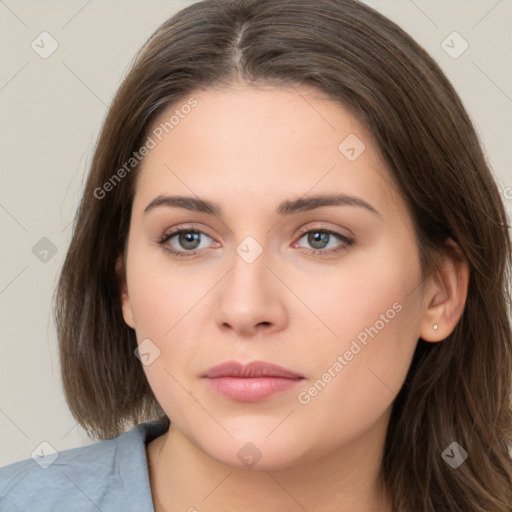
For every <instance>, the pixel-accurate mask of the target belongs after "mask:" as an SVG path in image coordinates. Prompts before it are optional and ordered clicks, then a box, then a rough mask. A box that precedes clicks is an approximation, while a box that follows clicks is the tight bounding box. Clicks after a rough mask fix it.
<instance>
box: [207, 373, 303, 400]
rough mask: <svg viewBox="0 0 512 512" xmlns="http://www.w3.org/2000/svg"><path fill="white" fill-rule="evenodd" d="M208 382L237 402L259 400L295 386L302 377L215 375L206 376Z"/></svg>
mask: <svg viewBox="0 0 512 512" xmlns="http://www.w3.org/2000/svg"><path fill="white" fill-rule="evenodd" d="M206 380H207V381H208V384H209V385H210V387H211V388H213V389H214V390H215V391H217V392H219V393H221V394H222V395H225V396H227V397H228V398H231V399H232V400H236V401H238V402H259V401H261V400H265V399H267V398H270V397H271V396H273V395H276V394H278V393H282V392H283V391H287V390H289V389H291V388H293V387H295V386H296V385H297V384H298V383H299V382H302V380H303V379H302V378H299V379H287V378H284V377H250V378H240V377H216V378H207V379H206Z"/></svg>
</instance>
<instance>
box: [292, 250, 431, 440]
mask: <svg viewBox="0 0 512 512" xmlns="http://www.w3.org/2000/svg"><path fill="white" fill-rule="evenodd" d="M384 249H386V248H384ZM384 249H383V250H382V251H380V252H379V253H378V257H376V256H375V254H368V258H367V259H366V261H362V260H364V258H360V257H359V258H358V261H357V263H356V262H354V265H353V266H352V267H351V266H350V265H348V264H347V266H346V267H344V269H343V271H340V272H337V273H333V274H332V275H331V278H330V279H329V282H328V283H327V282H326V283H325V286H323V287H322V292H321V294H320V293H318V294H317V295H316V296H315V295H314V294H313V295H311V294H310V295H309V297H308V300H309V301H310V303H311V304H315V303H316V304H322V308H321V309H320V308H319V309H318V314H319V316H320V317H321V318H322V319H323V320H324V321H325V323H326V324H327V325H329V327H330V328H331V330H332V331H334V332H335V335H332V336H328V337H327V338H326V339H325V341H324V343H318V344H316V347H315V351H314V352H312V353H311V354H310V361H312V367H314V368H315V372H314V375H313V376H312V377H313V378H311V379H310V380H309V382H308V387H306V388H304V389H303V390H302V395H300V396H298V401H299V403H301V404H302V405H303V406H304V407H305V408H306V409H307V408H310V411H309V412H310V414H311V415H313V416H314V415H315V414H319V415H321V414H322V412H321V411H324V410H330V411H333V412H332V413H330V414H333V415H334V416H333V417H331V419H332V420H333V422H332V425H331V427H329V429H328V430H329V431H330V432H331V434H332V435H333V436H336V429H338V428H341V427H342V426H345V427H347V426H348V422H350V424H351V425H352V428H361V429H364V428H365V427H367V426H368V425H369V424H371V423H372V422H373V421H375V420H376V419H377V418H378V417H379V416H380V415H381V414H382V413H383V412H384V411H385V410H386V409H387V408H388V407H389V406H390V404H391V403H392V401H393V400H394V398H395V396H396V394H397V393H398V392H399V390H400V388H401V386H402V384H403V381H404V379H405V377H406V375H407V372H408V369H409V366H410V362H411V360H412V356H413V354H414V350H415V347H416V344H417V340H418V337H419V329H420V318H421V315H420V314H421V296H420V293H421V287H420V286H419V285H420V284H421V273H420V267H419V263H418V264H416V265H415V264H414V262H416V261H417V259H416V254H415V252H414V246H411V247H410V248H409V251H407V246H401V247H399V248H395V247H393V246H391V245H390V246H389V247H387V249H386V250H384ZM399 249H400V250H399ZM404 261H408V262H409V264H408V265H404V264H403V262H404ZM350 267H351V268H350ZM322 297H324V298H323V299H322ZM325 297H328V298H329V300H326V299H325ZM315 301H316V302H315ZM327 341H328V342H329V343H326V342H327ZM332 404H338V407H336V408H334V409H333V408H332ZM314 411H316V412H314Z"/></svg>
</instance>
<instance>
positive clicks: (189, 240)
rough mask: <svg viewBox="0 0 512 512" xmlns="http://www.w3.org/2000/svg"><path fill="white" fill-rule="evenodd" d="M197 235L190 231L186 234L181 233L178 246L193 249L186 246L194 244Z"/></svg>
mask: <svg viewBox="0 0 512 512" xmlns="http://www.w3.org/2000/svg"><path fill="white" fill-rule="evenodd" d="M198 236H199V233H193V232H191V231H187V232H186V233H182V234H181V236H180V244H181V245H182V246H183V247H184V248H186V249H195V247H190V246H189V245H187V244H192V245H193V244H194V243H195V242H197V239H198Z"/></svg>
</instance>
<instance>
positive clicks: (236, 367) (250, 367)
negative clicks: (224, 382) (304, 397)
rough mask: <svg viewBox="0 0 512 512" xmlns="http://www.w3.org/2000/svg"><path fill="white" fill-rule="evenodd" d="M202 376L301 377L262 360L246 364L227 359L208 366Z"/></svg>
mask: <svg viewBox="0 0 512 512" xmlns="http://www.w3.org/2000/svg"><path fill="white" fill-rule="evenodd" d="M203 377H208V378H211V379H213V378H218V377H239V378H257V377H281V378H285V379H302V378H304V377H303V376H302V375H300V374H298V373H295V372H292V371H291V370H287V369H286V368H283V367H282V366H278V365H276V364H272V363H266V362H264V361H252V362H250V363H248V364H242V363H239V362H238V361H227V362H225V363H221V364H218V365H216V366H213V367H212V368H210V369H209V370H208V371H207V372H206V373H205V374H204V375H203Z"/></svg>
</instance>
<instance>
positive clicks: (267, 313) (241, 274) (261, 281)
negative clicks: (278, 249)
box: [215, 235, 286, 334]
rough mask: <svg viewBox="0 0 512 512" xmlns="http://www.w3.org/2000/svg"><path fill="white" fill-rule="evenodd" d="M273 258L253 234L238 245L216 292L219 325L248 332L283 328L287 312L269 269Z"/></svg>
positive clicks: (216, 314) (216, 315) (216, 313)
mask: <svg viewBox="0 0 512 512" xmlns="http://www.w3.org/2000/svg"><path fill="white" fill-rule="evenodd" d="M259 236H262V235H259ZM271 260H272V258H271V254H270V250H268V249H267V248H265V247H264V246H263V244H262V243H260V242H259V241H258V240H257V239H256V237H254V236H251V235H249V236H246V237H245V238H243V239H242V241H241V242H240V243H238V245H236V246H235V251H234V254H233V257H232V260H231V263H232V264H231V265H230V266H231V270H230V272H229V273H228V275H227V276H226V279H225V282H224V284H223V285H222V286H221V288H220V289H219V291H218V295H217V300H218V302H217V307H216V312H215V317H216V322H217V324H218V325H219V326H221V325H222V326H226V325H229V326H231V327H232V328H233V329H235V330H238V331H239V332H240V333H242V332H243V333H246V334H247V333H250V332H252V331H253V330H254V329H256V328H257V327H258V326H261V325H265V326H267V328H268V327H269V326H273V327H274V328H282V323H283V321H285V316H286V315H284V307H283V305H282V304H280V294H279V290H278V286H279V285H278V283H277V281H278V280H276V278H275V276H274V275H273V273H272V272H271V271H270V270H269V269H268V268H267V266H270V267H271V266H272V263H271Z"/></svg>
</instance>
